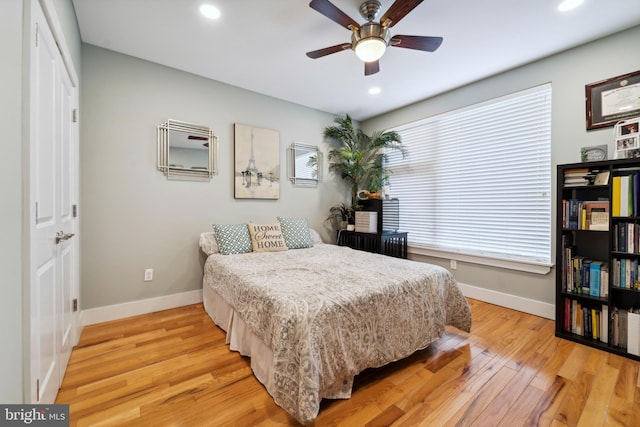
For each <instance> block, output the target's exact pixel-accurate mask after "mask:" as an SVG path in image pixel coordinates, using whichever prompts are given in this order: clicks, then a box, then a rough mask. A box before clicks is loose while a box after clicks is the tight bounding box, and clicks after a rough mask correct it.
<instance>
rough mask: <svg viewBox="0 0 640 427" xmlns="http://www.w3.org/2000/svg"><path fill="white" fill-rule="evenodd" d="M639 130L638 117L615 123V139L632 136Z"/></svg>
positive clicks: (639, 121) (639, 119)
mask: <svg viewBox="0 0 640 427" xmlns="http://www.w3.org/2000/svg"><path fill="white" fill-rule="evenodd" d="M639 129H640V117H636V118H634V119H630V120H624V121H621V122H618V123H616V138H622V137H627V136H633V135H637V134H638V130H639Z"/></svg>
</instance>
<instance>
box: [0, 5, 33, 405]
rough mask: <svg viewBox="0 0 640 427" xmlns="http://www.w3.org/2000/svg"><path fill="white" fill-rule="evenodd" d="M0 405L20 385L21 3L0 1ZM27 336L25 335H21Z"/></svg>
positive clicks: (17, 396)
mask: <svg viewBox="0 0 640 427" xmlns="http://www.w3.org/2000/svg"><path fill="white" fill-rule="evenodd" d="M0 15H1V16H2V21H3V23H2V25H0V52H2V66H1V67H0V93H1V94H2V96H1V97H0V117H2V120H1V121H0V135H2V140H1V142H0V144H2V167H0V200H2V202H0V223H1V224H3V226H2V239H0V272H1V273H0V274H1V275H2V279H1V280H2V298H0V328H2V335H1V337H2V347H3V350H2V351H1V352H0V378H2V381H0V402H2V403H21V402H22V395H23V386H22V370H23V365H22V330H21V328H20V326H19V325H21V324H22V259H23V254H22V144H21V143H20V141H21V140H22V118H21V114H22V107H23V105H22V101H21V99H22V90H21V86H22V78H21V74H22V19H23V18H22V0H3V1H2V2H0ZM27 336H28V335H27Z"/></svg>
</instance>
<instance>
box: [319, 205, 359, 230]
mask: <svg viewBox="0 0 640 427" xmlns="http://www.w3.org/2000/svg"><path fill="white" fill-rule="evenodd" d="M353 220H354V211H353V208H352V207H351V206H350V205H348V204H347V203H340V204H337V205H335V206H331V208H329V216H328V217H327V219H326V220H325V221H326V222H328V223H330V224H331V225H332V226H333V228H334V229H337V230H344V229H346V228H347V225H348V224H349V223H353Z"/></svg>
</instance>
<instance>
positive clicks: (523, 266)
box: [408, 246, 553, 274]
mask: <svg viewBox="0 0 640 427" xmlns="http://www.w3.org/2000/svg"><path fill="white" fill-rule="evenodd" d="M408 252H409V254H415V255H422V256H429V257H433V258H443V259H454V260H456V261H463V262H469V263H473V264H480V265H488V266H491V267H498V268H505V269H508V270H517V271H524V272H527V273H534V274H548V273H549V272H550V271H551V267H553V265H549V264H536V263H533V262H526V261H518V260H506V259H499V258H495V257H489V256H482V255H473V254H465V253H460V252H447V251H442V250H437V249H429V248H425V247H420V246H409V249H408Z"/></svg>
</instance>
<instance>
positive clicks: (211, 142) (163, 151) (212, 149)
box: [157, 119, 218, 181]
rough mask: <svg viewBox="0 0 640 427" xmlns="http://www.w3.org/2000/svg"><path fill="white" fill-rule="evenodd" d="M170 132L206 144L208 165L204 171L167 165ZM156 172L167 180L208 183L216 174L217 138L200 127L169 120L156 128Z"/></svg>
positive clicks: (208, 130)
mask: <svg viewBox="0 0 640 427" xmlns="http://www.w3.org/2000/svg"><path fill="white" fill-rule="evenodd" d="M171 131H177V132H185V133H188V134H189V135H193V136H196V137H200V138H202V139H201V140H202V141H206V142H205V144H208V165H207V168H206V169H201V168H185V167H176V166H171V165H170V163H169V150H170V148H171V141H170V139H171V138H170V134H171ZM157 154H158V165H157V167H158V170H159V171H161V172H162V173H163V174H165V176H166V177H167V179H182V180H195V181H205V180H206V181H208V180H210V179H211V177H212V176H213V175H217V173H218V164H217V162H218V137H217V136H216V135H214V134H213V131H212V130H211V129H210V128H208V127H206V126H202V125H196V124H193V123H187V122H181V121H179V120H172V119H169V120H167V121H166V122H164V123H162V124H161V125H160V126H158V153H157Z"/></svg>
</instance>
